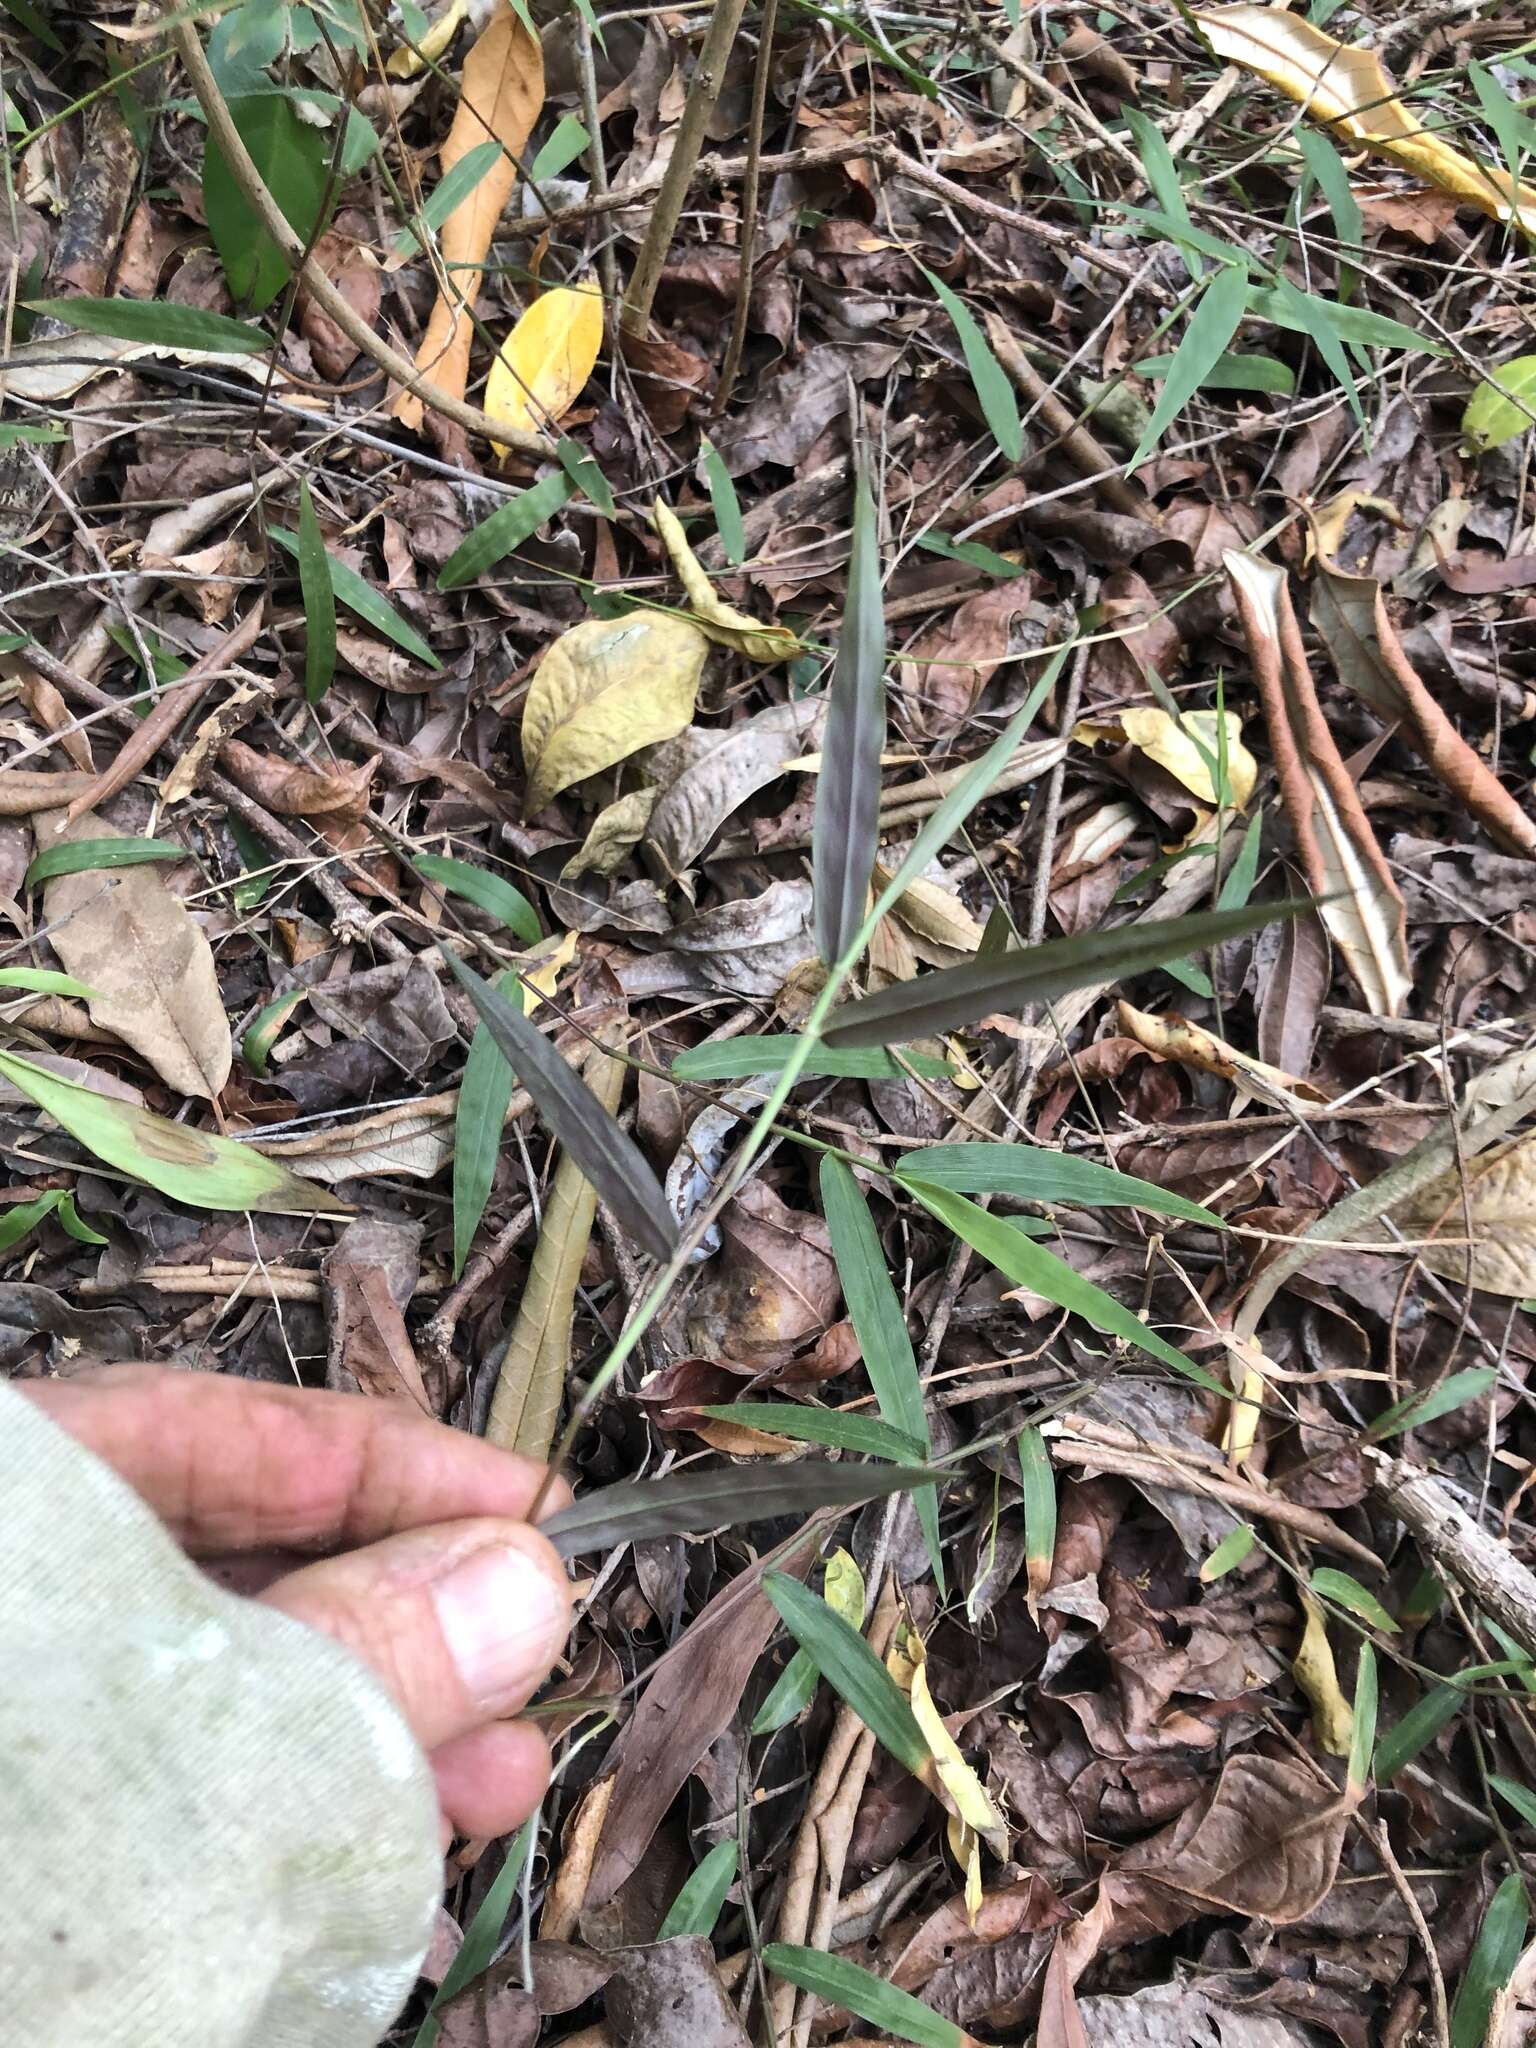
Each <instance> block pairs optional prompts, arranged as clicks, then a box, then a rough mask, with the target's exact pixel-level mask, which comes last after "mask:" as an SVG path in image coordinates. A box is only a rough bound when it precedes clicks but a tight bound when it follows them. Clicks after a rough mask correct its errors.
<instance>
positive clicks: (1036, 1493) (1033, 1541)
mask: <svg viewBox="0 0 1536 2048" xmlns="http://www.w3.org/2000/svg"><path fill="white" fill-rule="evenodd" d="M1019 1473H1020V1476H1021V1478H1022V1480H1023V1493H1024V1566H1025V1570H1026V1572H1027V1574H1028V1583H1029V1592H1028V1594H1027V1596H1026V1597H1027V1600H1028V1605H1029V1611H1030V1613H1031V1614H1033V1613H1034V1612H1035V1604H1036V1602H1037V1601H1038V1600H1039V1598H1040V1595H1041V1594H1042V1593H1043V1592H1044V1591H1045V1589H1046V1587H1047V1586H1048V1585H1049V1584H1050V1583H1051V1567H1052V1565H1053V1564H1054V1563H1055V1561H1056V1474H1055V1473H1054V1472H1053V1471H1052V1469H1051V1454H1050V1452H1049V1451H1048V1450H1047V1449H1046V1447H1045V1438H1044V1437H1043V1436H1042V1435H1041V1434H1040V1432H1039V1430H1038V1429H1034V1428H1030V1429H1021V1430H1020V1431H1019Z"/></svg>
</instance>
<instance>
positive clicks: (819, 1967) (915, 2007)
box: [763, 1941, 969, 2048]
mask: <svg viewBox="0 0 1536 2048" xmlns="http://www.w3.org/2000/svg"><path fill="white" fill-rule="evenodd" d="M763 1961H764V1962H765V1963H766V1964H767V1966H768V1968H769V1969H770V1970H771V1971H772V1972H773V1974H774V1975H775V1976H776V1977H786V1978H788V1980H789V1982H790V1983H791V1984H798V1985H799V1987H800V1989H801V1990H802V1991H809V1992H812V1993H814V1995H815V1996H816V1997H817V1998H821V1999H825V2000H826V2002H827V2003H828V2004H829V2005H841V2006H846V2008H847V2009H848V2011H849V2012H851V2013H857V2014H858V2016H859V2018H860V2019H861V2020H863V2021H865V2022H866V2024H867V2025H869V2026H871V2027H876V2028H878V2029H879V2031H880V2033H881V2034H882V2035H883V2034H890V2035H892V2036H894V2038H895V2039H896V2040H898V2041H911V2042H914V2043H915V2044H916V2048H965V2043H966V2041H967V2040H968V2038H969V2036H968V2035H966V2034H964V2033H962V2032H961V2030H960V2029H959V2027H957V2026H956V2025H955V2023H954V2021H953V2020H947V2019H945V2018H944V2017H943V2016H942V2015H941V2014H939V2013H936V2012H935V2011H934V2009H933V2007H932V2006H931V2005H924V2003H923V2001H922V2000H921V1999H920V1998H914V1997H913V1996H912V1994H911V1992H910V1991H902V1990H900V1989H899V1988H898V1987H897V1986H896V1985H895V1984H888V1983H887V1982H886V1981H885V1979H884V1978H883V1977H877V1976H876V1975H875V1974H874V1972H873V1971H872V1970H866V1969H864V1968H863V1967H862V1965H861V1964H859V1963H852V1962H849V1960H848V1959H847V1957H846V1956H834V1955H828V1954H827V1953H826V1951H825V1950H824V1949H819V1948H799V1947H796V1946H794V1945H792V1944H791V1943H789V1942H783V1941H771V1942H769V1944H768V1946H767V1947H766V1948H765V1949H764V1950H763Z"/></svg>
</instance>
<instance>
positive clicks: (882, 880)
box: [875, 861, 986, 965]
mask: <svg viewBox="0 0 1536 2048" xmlns="http://www.w3.org/2000/svg"><path fill="white" fill-rule="evenodd" d="M891 872H892V871H891V870H889V869H888V868H886V867H885V865H884V864H883V863H882V862H880V861H876V863H875V886H876V887H877V888H880V889H883V888H884V887H885V885H886V883H887V882H889V881H890V879H891ZM891 907H892V909H893V910H894V912H895V914H896V916H897V917H899V918H900V919H901V922H902V923H903V924H904V925H905V926H906V927H907V929H908V931H909V932H911V933H912V934H913V935H914V936H915V937H916V938H918V939H923V940H926V941H927V943H928V946H929V948H930V949H932V948H938V949H939V951H940V952H941V953H942V954H943V956H944V958H943V961H942V962H940V963H935V962H933V961H930V962H929V964H930V965H935V964H946V965H947V964H948V962H949V960H951V959H952V958H953V957H954V956H955V955H957V954H963V953H974V952H975V951H976V948H977V947H978V946H979V945H980V944H981V941H982V938H983V936H984V935H985V932H986V926H985V925H981V924H978V923H977V922H976V920H975V918H974V917H972V915H971V913H970V912H969V911H968V910H967V909H966V907H965V905H964V904H963V903H962V902H961V901H960V898H959V897H958V896H956V895H955V894H954V892H953V891H952V890H949V889H944V888H941V887H940V886H939V884H938V883H937V882H926V881H922V880H918V881H915V882H909V883H908V884H907V886H906V888H905V889H903V891H902V892H901V894H900V896H898V897H897V899H896V901H895V903H894V904H893V905H892V906H891Z"/></svg>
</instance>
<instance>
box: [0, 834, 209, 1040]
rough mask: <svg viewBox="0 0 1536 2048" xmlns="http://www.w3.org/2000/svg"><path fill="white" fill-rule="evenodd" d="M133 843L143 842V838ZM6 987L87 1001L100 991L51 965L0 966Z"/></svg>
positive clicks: (0, 986) (1, 982)
mask: <svg viewBox="0 0 1536 2048" xmlns="http://www.w3.org/2000/svg"><path fill="white" fill-rule="evenodd" d="M109 843H110V844H111V845H113V846H119V845H121V844H122V843H123V842H122V841H121V840H117V839H114V840H112V841H110V842H109ZM133 843H135V844H138V845H143V844H145V842H144V841H143V840H139V841H136V842H133ZM176 851H177V853H178V854H179V853H180V852H181V848H180V847H179V846H178V847H177V849H176ZM7 988H15V989H24V990H26V991H28V992H29V993H30V994H32V995H39V996H76V997H78V998H79V1000H80V1001H81V1002H89V1001H90V1000H91V999H92V997H99V996H100V993H101V991H100V990H99V989H94V988H88V987H87V986H86V984H85V983H84V982H83V981H76V979H75V977H74V976H73V975H72V974H57V973H55V972H54V970H53V969H52V968H51V967H0V989H7Z"/></svg>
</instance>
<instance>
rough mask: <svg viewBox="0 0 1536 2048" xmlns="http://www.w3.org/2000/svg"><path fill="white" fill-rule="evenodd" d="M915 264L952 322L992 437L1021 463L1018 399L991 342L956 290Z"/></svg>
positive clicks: (1014, 459) (1021, 424)
mask: <svg viewBox="0 0 1536 2048" xmlns="http://www.w3.org/2000/svg"><path fill="white" fill-rule="evenodd" d="M917 267H918V269H919V270H921V271H922V273H923V275H924V277H926V278H927V280H928V282H929V284H930V285H931V286H932V287H933V290H934V294H935V296H936V297H937V299H938V301H939V304H940V305H941V306H942V307H943V308H944V310H945V312H946V313H947V314H948V315H949V317H950V319H951V320H952V321H953V322H954V325H955V332H956V333H957V334H958V335H959V337H960V348H961V351H962V353H963V354H964V356H965V367H966V368H967V369H968V370H969V371H970V373H971V383H972V384H973V385H974V386H975V390H976V402H977V404H978V405H979V406H980V407H981V416H982V418H983V419H984V420H985V421H986V423H987V425H988V427H989V428H990V429H991V431H992V438H993V440H994V441H995V442H996V443H997V445H998V447H999V448H1000V449H1001V450H1002V451H1003V453H1004V455H1006V456H1007V458H1008V460H1009V461H1010V462H1021V461H1022V460H1023V458H1024V423H1023V421H1022V420H1021V419H1020V418H1019V401H1018V399H1017V398H1016V397H1015V395H1014V389H1013V386H1012V384H1010V383H1009V381H1008V374H1007V372H1006V371H1005V370H1004V368H1003V366H1002V364H1001V363H1000V362H999V361H998V360H997V357H996V356H995V355H994V354H993V352H992V347H991V344H990V343H989V342H988V340H987V337H986V336H985V334H983V333H982V331H981V329H980V328H979V327H978V326H977V324H976V321H975V319H974V318H973V316H972V314H971V310H970V308H969V307H968V306H967V305H966V303H965V301H964V299H962V298H961V297H960V295H959V293H958V292H955V291H951V289H950V287H949V286H948V285H947V284H946V283H945V282H944V280H943V278H942V277H936V276H935V275H934V273H933V272H932V271H931V270H929V269H928V268H927V266H926V265H925V264H922V263H919V264H918V266H917Z"/></svg>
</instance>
